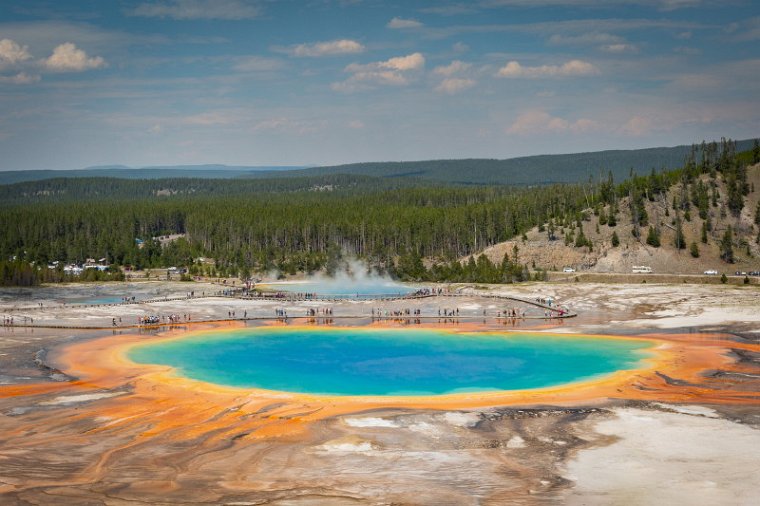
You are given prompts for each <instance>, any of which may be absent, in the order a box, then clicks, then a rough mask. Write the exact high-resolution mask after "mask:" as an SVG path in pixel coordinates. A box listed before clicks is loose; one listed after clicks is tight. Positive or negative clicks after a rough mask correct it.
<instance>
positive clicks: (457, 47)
mask: <svg viewBox="0 0 760 506" xmlns="http://www.w3.org/2000/svg"><path fill="white" fill-rule="evenodd" d="M451 50H452V51H454V52H455V53H456V54H462V53H466V52H467V51H469V50H470V46H468V45H467V44H465V43H464V42H455V43H454V44H453V45H452V46H451Z"/></svg>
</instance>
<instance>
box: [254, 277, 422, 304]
mask: <svg viewBox="0 0 760 506" xmlns="http://www.w3.org/2000/svg"><path fill="white" fill-rule="evenodd" d="M263 286H264V287H266V288H269V289H271V290H280V291H283V292H300V293H316V294H317V295H319V296H329V297H336V298H341V299H357V298H358V299H363V298H377V297H382V296H385V297H398V296H401V295H406V294H409V293H412V292H414V291H415V290H416V288H414V287H413V286H408V285H404V284H401V283H395V282H393V281H386V280H379V281H371V282H370V281H352V280H342V281H341V282H330V281H325V282H319V281H304V282H287V283H267V284H264V285H263Z"/></svg>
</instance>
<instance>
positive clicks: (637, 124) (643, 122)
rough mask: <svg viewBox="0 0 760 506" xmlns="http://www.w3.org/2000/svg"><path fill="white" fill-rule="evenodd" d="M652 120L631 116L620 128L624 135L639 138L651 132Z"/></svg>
mask: <svg viewBox="0 0 760 506" xmlns="http://www.w3.org/2000/svg"><path fill="white" fill-rule="evenodd" d="M652 126H653V125H652V120H650V119H649V118H645V117H643V116H633V117H632V118H631V119H629V120H628V121H627V122H626V123H625V124H624V125H623V127H622V128H621V130H622V132H623V133H624V134H628V135H632V136H634V137H641V136H642V135H646V134H648V133H649V132H650V131H651V130H652Z"/></svg>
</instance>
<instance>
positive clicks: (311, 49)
mask: <svg viewBox="0 0 760 506" xmlns="http://www.w3.org/2000/svg"><path fill="white" fill-rule="evenodd" d="M275 50H276V51H279V52H282V53H287V54H289V55H291V56H296V57H299V58H304V57H311V58H315V57H320V56H334V55H341V54H356V53H362V52H364V50H365V47H364V46H363V45H362V44H360V43H359V42H356V41H355V40H350V39H339V40H330V41H325V42H314V43H312V44H298V45H295V46H291V47H286V48H275Z"/></svg>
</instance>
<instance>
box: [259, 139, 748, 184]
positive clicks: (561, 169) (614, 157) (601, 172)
mask: <svg viewBox="0 0 760 506" xmlns="http://www.w3.org/2000/svg"><path fill="white" fill-rule="evenodd" d="M752 142H753V141H752V140H744V141H738V142H737V143H736V150H737V152H739V151H745V150H749V149H751V148H752ZM718 149H719V144H718V143H716V142H711V143H702V144H700V145H697V146H677V147H673V148H650V149H636V150H615V151H599V152H594V153H576V154H562V155H540V156H527V157H522V158H512V159H508V160H484V159H470V160H426V161H418V162H374V163H356V164H349V165H338V166H334V167H314V168H311V169H304V170H294V171H288V172H283V173H281V174H280V176H282V177H296V176H304V175H322V174H363V175H371V176H378V177H386V178H418V179H423V180H426V181H430V182H436V183H453V184H486V185H492V184H499V185H518V186H527V185H539V184H540V185H546V184H555V183H581V182H586V181H588V180H589V179H590V178H591V179H596V180H598V179H600V177H606V175H607V174H608V173H609V172H611V173H612V175H613V177H614V178H615V180H616V181H622V180H624V179H626V178H628V177H630V176H631V175H632V174H635V175H642V174H648V173H649V172H650V171H651V170H652V169H654V170H657V171H660V170H663V169H666V170H671V169H677V168H679V167H681V166H683V164H684V162H685V161H686V160H687V158H689V157H691V158H694V159H697V160H699V159H701V158H702V156H703V153H704V156H706V157H708V158H711V157H714V156H716V153H717V151H718ZM249 177H272V174H271V173H268V172H260V173H255V174H251V175H250V176H249Z"/></svg>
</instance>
